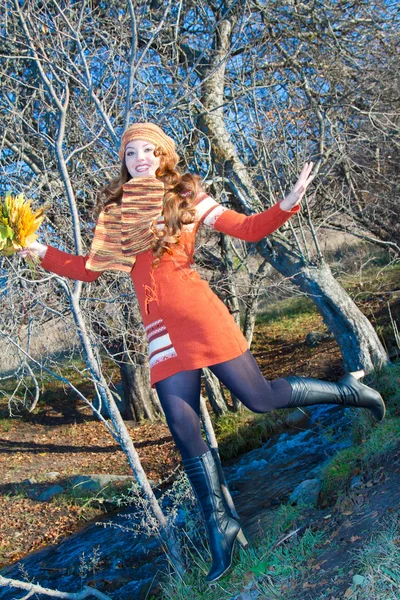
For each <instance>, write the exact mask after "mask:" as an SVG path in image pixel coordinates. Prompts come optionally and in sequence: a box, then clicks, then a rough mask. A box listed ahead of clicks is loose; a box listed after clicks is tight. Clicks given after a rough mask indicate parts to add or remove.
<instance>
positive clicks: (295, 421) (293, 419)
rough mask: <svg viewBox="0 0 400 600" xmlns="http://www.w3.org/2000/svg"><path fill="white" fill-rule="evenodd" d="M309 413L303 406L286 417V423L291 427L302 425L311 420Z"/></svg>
mask: <svg viewBox="0 0 400 600" xmlns="http://www.w3.org/2000/svg"><path fill="white" fill-rule="evenodd" d="M309 418H310V417H309V414H308V413H307V411H305V410H304V409H303V408H302V409H301V410H295V411H293V412H291V413H290V415H288V416H287V417H286V419H285V423H286V425H288V426H289V427H301V426H303V425H305V424H306V423H307V421H308V420H309Z"/></svg>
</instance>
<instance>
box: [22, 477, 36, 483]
mask: <svg viewBox="0 0 400 600" xmlns="http://www.w3.org/2000/svg"><path fill="white" fill-rule="evenodd" d="M22 483H23V484H24V485H35V483H37V481H36V479H35V478H34V477H30V478H29V479H24V480H23V482H22Z"/></svg>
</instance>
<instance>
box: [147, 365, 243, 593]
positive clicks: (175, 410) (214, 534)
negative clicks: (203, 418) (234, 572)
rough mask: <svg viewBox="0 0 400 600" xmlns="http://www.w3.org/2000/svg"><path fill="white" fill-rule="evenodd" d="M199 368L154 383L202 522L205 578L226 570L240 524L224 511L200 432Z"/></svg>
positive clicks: (215, 469) (222, 497) (208, 578)
mask: <svg viewBox="0 0 400 600" xmlns="http://www.w3.org/2000/svg"><path fill="white" fill-rule="evenodd" d="M200 375H201V370H194V371H181V372H180V373H176V374H175V375H172V376H171V377H167V378H166V379H163V380H162V381H160V382H158V383H156V390H157V394H158V396H159V398H160V402H161V406H162V407H163V410H164V413H165V416H166V419H167V423H168V426H169V428H170V430H171V433H172V435H173V438H174V440H175V443H176V445H177V447H178V449H179V451H180V453H181V454H182V458H183V465H184V467H185V471H186V474H187V476H188V478H189V481H190V483H191V484H192V487H193V490H194V492H195V494H196V496H197V499H198V501H199V503H200V506H201V509H202V511H203V515H204V520H205V522H206V526H207V531H208V538H209V543H210V550H211V555H212V566H211V569H210V572H209V573H208V575H207V580H208V581H216V580H217V579H219V578H220V577H222V575H223V574H224V573H226V571H227V570H228V569H229V567H230V566H231V563H232V554H233V548H234V544H235V540H236V538H237V535H238V533H239V531H240V525H239V523H238V522H237V521H236V519H233V518H232V517H231V515H230V513H229V511H227V508H226V505H225V500H224V495H223V492H222V489H221V483H220V481H219V476H218V469H217V465H216V464H215V462H214V459H213V456H212V454H211V451H210V450H209V449H208V446H207V444H206V443H205V441H204V440H203V438H202V437H201V434H200V418H199V413H200Z"/></svg>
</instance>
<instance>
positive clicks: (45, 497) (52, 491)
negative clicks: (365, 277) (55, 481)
mask: <svg viewBox="0 0 400 600" xmlns="http://www.w3.org/2000/svg"><path fill="white" fill-rule="evenodd" d="M63 491H64V488H62V487H61V485H52V486H50V487H49V488H47V490H44V491H43V492H42V493H41V494H39V496H38V497H37V499H38V500H39V501H40V502H49V501H50V500H51V499H52V498H54V496H57V495H58V494H62V493H63Z"/></svg>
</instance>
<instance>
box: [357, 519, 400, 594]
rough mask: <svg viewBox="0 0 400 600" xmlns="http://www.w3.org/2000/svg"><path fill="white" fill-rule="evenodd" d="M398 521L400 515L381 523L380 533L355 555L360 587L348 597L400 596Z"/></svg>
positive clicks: (399, 533) (399, 527)
mask: <svg viewBox="0 0 400 600" xmlns="http://www.w3.org/2000/svg"><path fill="white" fill-rule="evenodd" d="M399 519H400V513H399V514H397V515H393V519H391V520H390V521H387V522H386V523H383V524H381V527H380V531H379V532H378V533H377V534H375V535H374V536H373V537H371V539H370V540H369V542H368V544H367V545H366V546H364V548H363V549H362V550H360V551H359V552H357V554H356V555H355V571H356V574H357V575H359V579H358V581H359V584H358V585H356V584H353V586H352V593H351V595H349V596H348V598H351V599H353V600H364V599H365V598H374V600H398V598H399V597H400V526H399ZM356 581H357V580H356Z"/></svg>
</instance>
